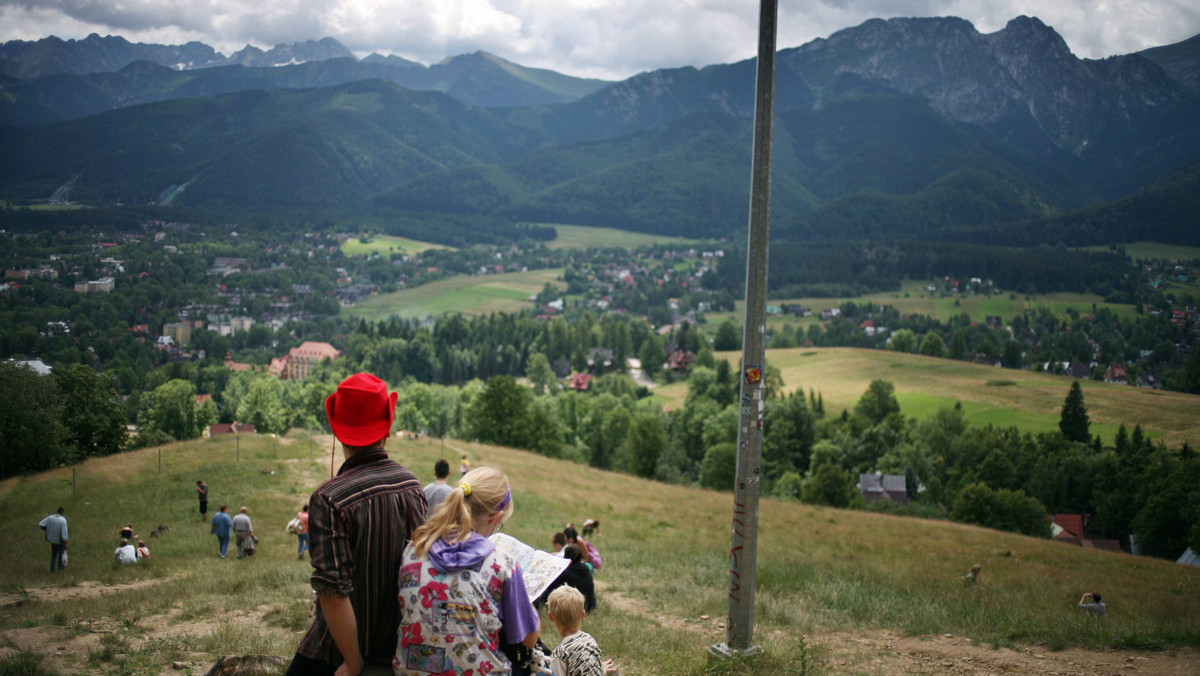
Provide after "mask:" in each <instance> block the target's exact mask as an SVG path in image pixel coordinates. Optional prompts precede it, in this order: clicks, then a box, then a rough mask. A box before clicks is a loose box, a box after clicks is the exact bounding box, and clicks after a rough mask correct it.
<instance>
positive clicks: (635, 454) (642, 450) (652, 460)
mask: <svg viewBox="0 0 1200 676" xmlns="http://www.w3.org/2000/svg"><path fill="white" fill-rule="evenodd" d="M625 443H626V451H627V453H628V456H627V457H628V465H629V469H630V470H631V471H632V472H633V473H634V474H636V475H638V476H642V477H647V478H650V477H653V476H654V472H655V469H656V468H657V467H658V457H659V455H661V454H662V452H663V449H664V448H666V446H667V431H666V430H665V429H664V428H663V424H662V421H661V420H659V419H658V416H655V415H652V414H649V413H639V414H637V415H636V416H634V418H633V422H632V423H630V425H629V434H628V435H627V436H626V438H625Z"/></svg>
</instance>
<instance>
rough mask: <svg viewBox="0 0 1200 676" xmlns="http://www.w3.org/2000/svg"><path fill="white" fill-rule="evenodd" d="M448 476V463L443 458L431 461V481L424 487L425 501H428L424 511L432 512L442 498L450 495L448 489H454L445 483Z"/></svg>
mask: <svg viewBox="0 0 1200 676" xmlns="http://www.w3.org/2000/svg"><path fill="white" fill-rule="evenodd" d="M448 476H450V463H448V462H446V460H445V459H442V460H438V461H437V462H435V463H433V483H431V484H429V485H428V486H426V487H425V501H426V502H428V503H429V507H428V509H427V512H426V513H428V514H433V512H434V511H435V510H436V509H437V506H438V505H439V504H441V502H442V500H445V499H446V496H447V495H450V491H452V490H454V489H453V488H450V485H449V484H447V483H446V477H448Z"/></svg>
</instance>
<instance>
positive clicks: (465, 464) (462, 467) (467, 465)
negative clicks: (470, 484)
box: [458, 453, 471, 476]
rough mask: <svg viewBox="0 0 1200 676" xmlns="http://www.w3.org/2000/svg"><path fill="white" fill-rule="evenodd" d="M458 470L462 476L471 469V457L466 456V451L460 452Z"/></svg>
mask: <svg viewBox="0 0 1200 676" xmlns="http://www.w3.org/2000/svg"><path fill="white" fill-rule="evenodd" d="M458 471H459V472H460V473H461V474H462V475H463V476H466V475H467V472H470V471H471V459H470V458H468V457H467V454H466V453H463V454H462V460H461V461H459V463H458Z"/></svg>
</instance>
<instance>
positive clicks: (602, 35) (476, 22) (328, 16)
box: [0, 0, 1200, 79]
mask: <svg viewBox="0 0 1200 676" xmlns="http://www.w3.org/2000/svg"><path fill="white" fill-rule="evenodd" d="M758 8H759V3H758V1H757V0H387V1H385V0H256V1H255V2H253V3H246V2H244V1H243V0H186V1H185V2H180V1H179V0H0V40H11V39H18V38H19V39H26V40H33V39H38V38H41V37H45V36H47V35H52V34H53V35H58V36H59V37H62V38H82V37H84V36H86V35H87V34H89V33H92V32H96V33H100V34H102V35H106V34H119V35H123V36H124V37H126V38H127V39H129V40H131V41H135V42H158V43H164V44H165V43H179V42H184V41H187V40H200V41H202V42H206V43H208V44H210V45H212V46H213V47H215V48H217V49H218V50H220V51H222V52H225V53H226V54H228V53H230V52H232V51H235V50H237V49H240V48H241V47H242V46H244V45H246V44H254V45H256V46H259V47H264V48H269V47H271V46H273V45H275V44H277V43H280V42H296V41H302V40H314V39H318V38H322V37H326V36H332V37H334V38H337V39H338V40H339V41H341V42H342V43H343V44H345V45H346V46H347V47H349V48H350V49H351V50H353V51H355V52H356V53H359V54H361V55H365V54H367V53H369V52H372V51H378V52H381V53H385V54H397V55H400V56H404V57H406V58H410V59H415V60H418V61H422V62H425V63H432V62H436V61H440V60H442V59H443V58H445V57H447V56H454V55H457V54H462V53H468V52H473V51H476V50H481V49H482V50H484V51H489V52H492V53H495V54H497V55H499V56H501V57H503V58H507V59H510V60H512V61H516V62H518V63H521V64H524V65H528V66H536V67H542V68H552V69H554V70H558V71H560V72H565V73H571V74H574V75H582V76H592V77H605V78H609V79H620V78H624V77H628V76H630V75H633V74H634V73H637V72H640V71H643V70H653V69H656V68H669V67H678V66H684V65H693V66H706V65H710V64H714V63H728V62H731V61H738V60H741V59H746V58H750V57H752V56H753V55H754V54H755V52H756V45H757V34H758ZM1021 14H1026V15H1030V16H1037V17H1039V18H1040V19H1041V20H1042V21H1044V22H1045V23H1046V24H1048V25H1050V26H1052V27H1054V28H1055V29H1056V30H1057V31H1058V32H1059V33H1060V34H1062V35H1063V37H1064V38H1065V39H1066V41H1067V44H1068V45H1069V46H1070V47H1071V49H1072V51H1074V52H1075V53H1076V54H1077V55H1079V56H1083V57H1087V58H1101V57H1105V56H1110V55H1113V54H1124V53H1128V52H1133V51H1137V50H1140V49H1144V48H1146V47H1150V46H1154V45H1161V44H1168V43H1171V42H1177V41H1179V40H1183V39H1186V38H1188V37H1191V36H1192V35H1194V34H1196V33H1197V32H1200V3H1197V2H1195V0H1129V1H1117V0H1057V2H1054V3H1050V2H1046V0H998V1H997V2H992V3H981V2H977V1H976V0H970V1H968V0H886V1H885V0H781V1H780V7H779V32H778V39H777V44H778V46H779V47H780V48H785V47H794V46H797V45H800V44H803V43H805V42H808V41H810V40H812V39H815V38H819V37H827V36H829V35H830V34H832V33H834V32H836V31H838V30H840V29H843V28H848V27H851V26H856V25H858V24H860V23H862V22H863V21H866V20H867V19H871V18H875V17H881V18H890V17H894V16H959V17H962V18H964V19H967V20H968V21H971V22H972V23H974V24H975V26H976V28H978V29H979V30H980V31H981V32H984V33H990V32H994V31H996V30H999V29H1001V28H1003V27H1004V25H1005V24H1006V23H1007V22H1008V21H1009V20H1010V19H1012V18H1013V17H1015V16H1018V15H1021Z"/></svg>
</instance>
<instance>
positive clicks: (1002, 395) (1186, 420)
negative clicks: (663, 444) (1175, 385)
mask: <svg viewBox="0 0 1200 676" xmlns="http://www.w3.org/2000/svg"><path fill="white" fill-rule="evenodd" d="M718 357H724V358H725V359H727V360H729V361H730V362H731V363H734V364H736V363H737V362H738V360H739V359H741V353H740V352H737V353H719V354H718ZM767 363H769V364H770V365H772V366H775V367H777V368H779V369H780V370H781V371H782V374H783V382H784V385H785V390H786V391H791V390H794V389H797V388H802V389H803V390H804V391H808V390H809V389H813V390H816V391H817V392H820V393H821V395H822V397H824V400H825V408H826V410H827V411H828V412H829V413H830V414H832V415H836V414H838V413H840V412H841V411H842V409H850V410H853V409H854V404H855V402H856V401H858V398H859V397H860V396H862V393H863V392H865V391H866V390H867V386H868V385H870V383H871V381H872V380H876V379H883V380H887V381H889V382H891V383H892V384H893V385H895V387H896V398H897V399H898V400H899V402H900V412H901V413H903V414H904V415H907V416H912V417H915V418H926V417H929V416H931V415H933V414H934V413H936V412H937V411H938V409H942V408H951V407H953V406H954V405H955V403H957V402H962V405H963V410H964V411H965V412H966V415H967V420H968V421H969V422H970V423H971V424H974V425H988V424H991V425H995V426H997V427H1010V426H1015V427H1017V428H1019V429H1020V430H1021V431H1024V432H1035V433H1036V432H1050V431H1054V430H1057V429H1058V421H1059V417H1060V414H1061V412H1062V406H1063V399H1064V398H1065V397H1066V395H1067V390H1068V388H1069V387H1070V386H1071V382H1072V379H1071V378H1068V377H1065V376H1056V375H1052V374H1049V373H1033V372H1031V371H1017V370H1014V369H998V368H994V367H991V366H983V365H979V364H971V363H967V362H961V361H954V360H951V359H936V358H933V357H923V356H921V355H916V354H900V353H898V352H890V351H886V350H859V349H854V348H819V349H814V348H792V349H785V350H768V351H767ZM1080 384H1081V385H1082V386H1083V392H1084V400H1085V402H1086V405H1087V409H1088V417H1089V418H1090V419H1091V423H1092V425H1091V432H1092V434H1093V435H1095V434H1099V435H1101V438H1103V439H1104V440H1105V443H1111V440H1112V439H1113V438H1114V437H1115V435H1116V432H1117V428H1118V427H1119V426H1120V425H1121V424H1122V423H1125V425H1127V426H1128V427H1129V428H1131V429H1132V427H1133V426H1134V425H1141V426H1142V429H1144V430H1146V432H1147V433H1149V434H1150V435H1151V436H1153V437H1154V438H1156V439H1161V440H1162V441H1163V442H1164V443H1166V444H1168V445H1169V446H1173V447H1174V446H1179V445H1180V444H1182V443H1183V442H1188V443H1189V444H1193V445H1194V444H1196V443H1197V442H1198V441H1200V397H1198V396H1196V395H1191V394H1182V393H1179V392H1163V391H1156V390H1143V389H1138V388H1136V387H1131V386H1128V385H1109V384H1107V383H1101V382H1096V381H1081V383H1080ZM655 394H656V395H657V396H659V397H662V398H663V401H664V403H666V405H668V406H671V407H672V408H678V407H679V406H681V405H682V404H683V401H684V398H685V397H686V396H687V384H686V383H677V384H672V385H668V386H665V387H660V388H658V389H656V390H655Z"/></svg>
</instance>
